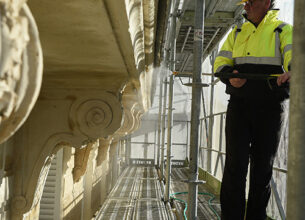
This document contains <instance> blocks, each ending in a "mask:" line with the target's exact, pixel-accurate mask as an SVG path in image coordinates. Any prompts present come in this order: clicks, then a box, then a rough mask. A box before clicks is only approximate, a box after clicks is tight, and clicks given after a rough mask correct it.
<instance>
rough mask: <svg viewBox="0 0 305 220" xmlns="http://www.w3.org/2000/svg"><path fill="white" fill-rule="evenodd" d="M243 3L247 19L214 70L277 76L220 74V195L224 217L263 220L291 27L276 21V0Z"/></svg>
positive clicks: (284, 92)
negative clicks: (223, 100)
mask: <svg viewBox="0 0 305 220" xmlns="http://www.w3.org/2000/svg"><path fill="white" fill-rule="evenodd" d="M241 3H244V9H245V11H246V14H245V15H244V17H245V19H246V22H245V23H244V24H243V25H242V26H241V27H235V28H234V29H233V30H232V32H231V33H230V34H229V35H228V37H227V39H226V41H225V43H224V45H223V47H222V48H221V50H220V52H219V54H218V56H217V58H216V60H215V64H214V70H215V72H224V73H232V72H233V73H245V74H246V73H252V74H281V75H280V76H279V77H278V78H277V79H274V80H254V79H251V78H248V79H246V78H230V79H227V78H225V77H224V78H221V80H222V82H224V83H225V84H226V93H228V94H230V100H229V104H228V109H227V117H226V129H225V131H226V162H225V170H224V175H223V180H222V187H221V196H220V200H221V208H222V219H224V220H243V219H244V217H245V216H244V215H245V212H246V219H247V220H251V219H253V220H265V219H266V207H267V204H268V201H269V198H270V192H271V190H270V180H271V177H272V167H273V161H274V157H275V154H276V151H277V147H278V144H279V138H280V137H279V135H280V134H279V133H280V132H279V131H280V128H281V114H282V112H283V109H282V105H281V104H282V102H283V101H284V100H285V99H287V98H288V97H289V93H288V89H287V88H283V87H282V86H283V85H282V84H284V83H287V81H289V79H290V63H291V49H292V26H291V25H288V24H286V23H283V22H282V21H280V20H277V15H278V11H277V10H273V7H274V0H242V2H241ZM249 162H250V188H249V192H248V202H247V205H246V201H245V187H246V176H247V170H248V164H249ZM245 207H247V210H246V211H245Z"/></svg>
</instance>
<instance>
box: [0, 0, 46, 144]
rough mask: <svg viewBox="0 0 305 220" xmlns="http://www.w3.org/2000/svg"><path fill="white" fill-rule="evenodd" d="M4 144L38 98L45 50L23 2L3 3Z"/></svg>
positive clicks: (0, 101)
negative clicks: (43, 50) (42, 48)
mask: <svg viewBox="0 0 305 220" xmlns="http://www.w3.org/2000/svg"><path fill="white" fill-rule="evenodd" d="M0 10H1V12H0V85H1V86H0V123H1V125H0V143H2V142H4V141H6V140H7V139H8V138H9V137H11V136H12V135H13V134H14V133H15V132H16V131H17V130H18V129H19V128H20V126H21V125H22V124H23V123H24V121H25V120H26V119H27V117H28V115H29V114H30V112H31V110H32V108H33V107H34V104H35V102H36V100H37V98H38V94H39V91H40V86H41V81H42V69H43V68H42V66H43V61H42V50H41V45H40V40H39V35H38V30H37V26H36V23H35V21H34V19H33V17H32V14H31V12H30V10H29V8H28V7H27V5H26V4H24V2H23V1H17V0H13V1H5V2H3V1H1V2H0Z"/></svg>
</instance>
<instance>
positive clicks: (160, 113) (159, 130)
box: [157, 73, 163, 168]
mask: <svg viewBox="0 0 305 220" xmlns="http://www.w3.org/2000/svg"><path fill="white" fill-rule="evenodd" d="M159 77H160V89H159V115H158V148H157V167H158V168H160V150H161V127H162V95H163V86H162V81H163V76H162V75H161V73H160V76H159Z"/></svg>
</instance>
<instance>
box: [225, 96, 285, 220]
mask: <svg viewBox="0 0 305 220" xmlns="http://www.w3.org/2000/svg"><path fill="white" fill-rule="evenodd" d="M281 114H282V106H281V103H280V102H275V101H265V102H263V101H258V100H247V99H240V98H233V97H231V99H230V101H229V104H228V110H227V117H226V130H225V131H226V162H225V170H224V174H223V179H222V186H221V196H220V200H221V209H222V219H224V220H243V219H244V215H245V205H246V200H245V188H246V176H247V171H248V163H249V159H250V188H249V195H248V203H247V214H246V219H247V220H250V219H253V220H254V219H255V220H265V218H266V207H267V204H268V201H269V198H270V193H271V190H270V180H271V177H272V167H273V161H274V157H275V154H276V151H277V148H278V144H279V138H280V129H281Z"/></svg>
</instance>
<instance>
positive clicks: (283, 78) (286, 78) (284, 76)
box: [276, 71, 291, 86]
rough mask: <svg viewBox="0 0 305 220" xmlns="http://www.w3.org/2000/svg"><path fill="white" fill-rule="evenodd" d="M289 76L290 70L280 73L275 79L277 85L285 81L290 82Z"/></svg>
mask: <svg viewBox="0 0 305 220" xmlns="http://www.w3.org/2000/svg"><path fill="white" fill-rule="evenodd" d="M290 76H291V73H290V71H288V72H285V73H283V74H281V75H280V76H278V77H277V80H276V82H277V85H278V86H280V85H282V83H285V82H287V81H288V82H290Z"/></svg>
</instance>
